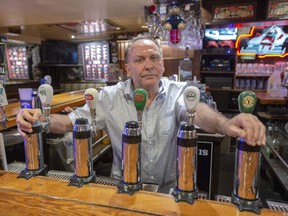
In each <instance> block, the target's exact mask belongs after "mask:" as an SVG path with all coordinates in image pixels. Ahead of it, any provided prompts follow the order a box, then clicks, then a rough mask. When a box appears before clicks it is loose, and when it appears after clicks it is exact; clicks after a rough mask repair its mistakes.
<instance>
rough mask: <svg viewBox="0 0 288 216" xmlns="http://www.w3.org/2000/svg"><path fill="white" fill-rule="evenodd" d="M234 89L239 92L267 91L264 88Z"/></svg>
mask: <svg viewBox="0 0 288 216" xmlns="http://www.w3.org/2000/svg"><path fill="white" fill-rule="evenodd" d="M234 90H235V91H239V92H242V91H252V92H265V91H266V90H264V89H234Z"/></svg>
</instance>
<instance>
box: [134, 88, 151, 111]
mask: <svg viewBox="0 0 288 216" xmlns="http://www.w3.org/2000/svg"><path fill="white" fill-rule="evenodd" d="M147 95H148V93H147V91H146V90H145V89H141V88H138V89H135V90H134V104H135V107H136V109H137V111H143V110H144V108H145V105H146V101H147Z"/></svg>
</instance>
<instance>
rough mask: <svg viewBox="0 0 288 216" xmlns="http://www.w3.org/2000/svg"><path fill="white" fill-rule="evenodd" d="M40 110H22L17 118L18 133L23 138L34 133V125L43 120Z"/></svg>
mask: <svg viewBox="0 0 288 216" xmlns="http://www.w3.org/2000/svg"><path fill="white" fill-rule="evenodd" d="M41 115H42V113H41V110H40V109H21V110H20V111H19V112H18V114H17V116H16V123H17V128H18V132H19V134H20V135H21V136H22V137H25V136H26V135H27V134H26V133H31V132H32V124H33V123H34V122H36V121H37V120H39V119H40V118H41Z"/></svg>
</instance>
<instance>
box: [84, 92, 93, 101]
mask: <svg viewBox="0 0 288 216" xmlns="http://www.w3.org/2000/svg"><path fill="white" fill-rule="evenodd" d="M84 97H85V100H94V97H93V95H92V94H90V93H86V94H85V96H84Z"/></svg>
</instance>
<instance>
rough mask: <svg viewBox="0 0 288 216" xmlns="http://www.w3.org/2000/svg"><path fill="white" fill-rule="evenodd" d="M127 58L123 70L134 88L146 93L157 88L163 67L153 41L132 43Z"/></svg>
mask: <svg viewBox="0 0 288 216" xmlns="http://www.w3.org/2000/svg"><path fill="white" fill-rule="evenodd" d="M127 58H128V63H127V64H125V68H126V71H127V75H128V76H130V77H131V78H132V80H133V83H134V87H135V88H144V89H146V90H147V91H149V90H150V89H155V88H158V86H159V82H160V79H161V77H162V75H163V73H164V65H163V59H162V58H161V55H160V52H159V49H158V47H157V45H156V44H155V43H154V42H153V41H150V40H147V39H146V40H145V39H143V40H138V41H136V42H134V43H133V44H132V46H131V48H130V51H129V53H128V56H127Z"/></svg>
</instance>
